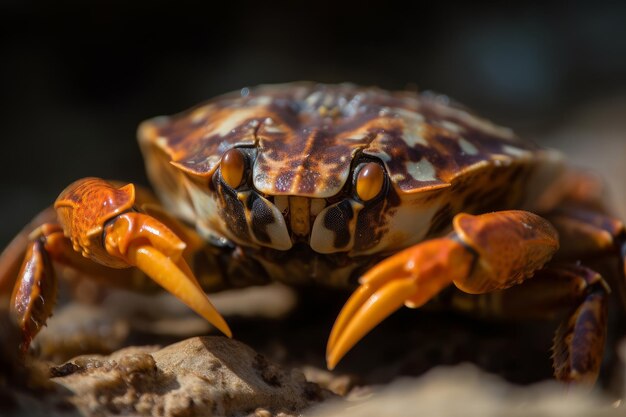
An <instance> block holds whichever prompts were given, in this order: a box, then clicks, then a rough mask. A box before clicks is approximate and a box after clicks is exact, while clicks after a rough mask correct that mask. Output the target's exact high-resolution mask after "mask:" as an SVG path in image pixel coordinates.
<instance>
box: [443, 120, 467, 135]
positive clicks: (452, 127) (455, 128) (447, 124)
mask: <svg viewBox="0 0 626 417" xmlns="http://www.w3.org/2000/svg"><path fill="white" fill-rule="evenodd" d="M439 126H441V127H443V128H444V129H446V130H449V131H450V132H454V133H461V131H462V130H463V129H462V128H461V126H459V125H457V124H456V123H454V122H451V121H449V120H442V121H440V122H439Z"/></svg>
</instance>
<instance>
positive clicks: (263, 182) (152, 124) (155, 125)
mask: <svg viewBox="0 0 626 417" xmlns="http://www.w3.org/2000/svg"><path fill="white" fill-rule="evenodd" d="M140 140H141V142H142V145H143V146H144V147H145V146H156V147H157V148H159V149H160V150H162V151H163V153H164V154H165V156H166V158H167V159H169V160H170V161H171V163H172V164H174V165H175V166H177V167H179V168H180V169H181V170H183V171H185V172H187V173H188V174H191V175H192V176H196V177H209V176H211V175H212V174H213V172H214V171H215V169H216V168H217V166H218V164H219V161H220V158H221V156H222V155H223V154H224V153H225V152H226V151H227V150H229V149H230V148H232V147H235V146H244V147H255V148H256V149H257V152H258V154H257V157H256V159H255V162H254V166H253V167H252V175H253V182H254V186H255V188H256V189H257V190H259V191H260V192H262V193H264V194H265V195H273V196H276V195H298V196H306V197H317V198H327V197H330V196H333V195H336V194H338V193H339V192H340V191H341V189H342V187H343V186H344V185H345V183H346V181H347V179H348V177H349V175H350V169H351V164H352V163H353V159H354V157H355V155H356V154H357V153H362V154H364V155H369V156H372V157H375V158H379V159H380V160H381V161H382V162H383V163H384V164H385V166H386V169H387V171H388V173H389V177H390V178H391V180H392V182H393V184H394V185H395V187H396V189H397V190H398V192H400V193H415V192H420V191H425V190H432V189H435V188H441V187H447V186H449V185H450V184H451V183H452V182H453V181H454V180H455V179H456V178H458V177H459V176H462V175H464V174H465V173H467V172H470V171H473V170H475V169H477V168H480V167H484V166H486V165H489V166H493V165H498V166H499V165H508V164H510V163H512V162H515V161H519V160H527V159H531V158H534V157H535V154H536V152H537V151H538V150H537V148H536V147H535V146H534V145H533V144H532V143H530V142H527V141H523V140H521V139H519V138H518V137H516V136H515V135H514V134H513V133H512V132H511V130H509V129H506V128H502V127H498V126H496V125H494V124H492V123H490V122H488V121H486V120H484V119H481V118H479V117H477V116H475V115H473V114H471V113H469V112H468V111H467V110H465V109H463V108H461V107H459V106H455V105H452V104H451V103H450V102H449V100H448V99H447V97H445V96H437V95H433V94H428V95H424V94H422V95H419V94H417V93H414V92H398V93H393V92H387V91H384V90H380V89H377V88H361V87H356V86H353V85H348V84H342V85H335V86H328V85H318V84H312V83H297V84H286V85H280V86H262V87H258V88H255V89H250V90H249V89H243V90H242V91H241V92H240V93H235V94H229V95H225V96H222V97H218V98H216V99H214V100H211V101H209V102H207V103H205V104H203V105H200V106H198V107H195V108H193V109H191V110H188V111H186V112H183V113H180V114H178V115H175V116H172V117H161V118H156V119H153V120H151V121H148V122H145V123H144V124H143V125H142V127H141V129H140Z"/></svg>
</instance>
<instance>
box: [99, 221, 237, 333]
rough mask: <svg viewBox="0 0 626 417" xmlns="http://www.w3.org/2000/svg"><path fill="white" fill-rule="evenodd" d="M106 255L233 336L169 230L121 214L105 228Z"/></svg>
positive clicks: (158, 223)
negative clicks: (133, 270) (122, 261)
mask: <svg viewBox="0 0 626 417" xmlns="http://www.w3.org/2000/svg"><path fill="white" fill-rule="evenodd" d="M104 233H105V239H104V246H105V249H106V251H107V252H108V254H109V255H111V256H115V257H118V258H120V259H122V260H124V261H125V262H126V263H128V264H129V265H132V266H135V267H137V268H138V269H140V270H141V271H143V272H144V273H145V274H146V275H148V276H149V277H150V278H152V279H153V280H154V281H155V282H156V283H157V284H159V285H160V286H162V287H163V288H165V289H166V290H167V291H169V292H170V293H172V294H173V295H174V296H176V297H178V298H179V299H180V300H181V301H182V302H183V303H185V304H186V305H187V306H189V308H191V309H192V310H194V311H195V312H196V313H198V314H199V315H200V316H202V317H204V318H205V319H206V320H207V321H208V322H209V323H211V324H212V325H214V326H215V327H217V328H218V329H219V330H220V331H221V332H222V333H224V334H225V335H226V336H228V337H232V333H231V331H230V328H229V327H228V324H226V321H225V320H224V318H223V317H222V316H221V315H220V314H219V313H218V312H217V310H216V309H215V307H213V305H212V304H211V302H210V301H209V299H208V297H207V295H206V294H205V293H204V291H203V290H202V288H201V287H200V284H199V283H198V281H197V279H196V278H195V276H194V275H193V272H192V271H191V269H190V268H189V265H187V262H185V260H184V258H183V257H182V254H183V251H184V249H185V247H186V245H185V243H184V242H183V241H182V240H180V239H179V238H178V237H177V236H176V235H175V234H174V233H173V232H172V231H171V230H170V229H169V228H168V227H166V226H165V225H164V224H162V223H161V222H159V221H158V220H156V219H155V218H153V217H150V216H148V215H145V214H142V213H136V212H128V213H124V214H120V215H119V216H117V217H116V218H115V219H114V220H113V221H112V222H111V223H109V224H108V225H107V226H106V227H105V229H104Z"/></svg>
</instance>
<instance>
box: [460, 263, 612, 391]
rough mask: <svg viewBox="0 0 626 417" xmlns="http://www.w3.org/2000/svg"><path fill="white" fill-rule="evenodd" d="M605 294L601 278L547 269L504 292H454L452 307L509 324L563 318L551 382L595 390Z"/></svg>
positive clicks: (580, 270) (579, 270) (566, 268)
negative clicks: (568, 383) (514, 321)
mask: <svg viewBox="0 0 626 417" xmlns="http://www.w3.org/2000/svg"><path fill="white" fill-rule="evenodd" d="M608 296H609V288H608V285H607V284H606V282H604V280H603V279H602V277H601V276H600V275H599V274H598V273H596V272H595V271H592V270H591V269H589V268H586V267H583V266H578V265H551V266H549V267H546V268H544V269H542V270H540V271H538V272H537V273H536V274H535V275H534V276H533V278H532V279H530V280H527V281H524V282H523V283H522V284H520V285H517V286H514V287H511V288H509V289H507V290H503V291H494V292H491V293H487V294H481V295H478V296H472V295H469V294H465V293H461V292H455V293H454V294H453V295H452V296H451V297H450V298H449V300H448V302H449V303H450V307H452V308H453V309H455V310H458V311H463V312H467V313H470V314H472V315H478V316H485V317H491V318H503V319H507V320H524V319H540V320H541V319H556V318H563V321H562V323H561V325H560V326H559V327H558V329H557V331H556V334H555V336H554V345H553V356H552V359H553V366H554V375H555V377H556V378H557V379H558V380H560V381H564V382H577V383H579V382H582V383H590V384H593V383H594V382H595V380H596V379H597V377H598V372H599V370H600V365H601V363H602V356H603V351H604V345H605V340H606V326H607V305H608Z"/></svg>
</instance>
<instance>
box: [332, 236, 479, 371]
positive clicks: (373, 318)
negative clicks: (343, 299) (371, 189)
mask: <svg viewBox="0 0 626 417" xmlns="http://www.w3.org/2000/svg"><path fill="white" fill-rule="evenodd" d="M472 261H473V255H472V253H471V252H469V251H468V250H467V248H465V247H464V246H463V245H462V244H460V243H458V242H457V241H455V240H453V239H449V238H441V239H435V240H430V241H427V242H424V243H422V244H419V245H416V246H413V247H411V248H409V249H406V250H404V251H402V252H400V253H398V254H396V255H394V256H392V257H390V258H387V259H386V260H384V261H382V262H380V263H379V264H377V265H376V266H374V268H372V269H371V270H370V271H369V272H368V273H366V274H365V275H363V276H362V277H361V279H360V281H359V282H360V283H361V285H360V286H359V288H358V289H357V290H356V291H355V292H354V293H353V294H352V296H351V297H350V299H349V300H348V302H347V303H346V304H345V306H344V307H343V309H342V310H341V312H340V313H339V316H338V317H337V320H336V321H335V325H334V326H333V329H332V331H331V334H330V338H329V340H328V346H327V349H326V362H327V364H328V369H331V370H332V369H334V367H335V366H336V365H337V363H338V362H339V360H341V358H342V357H343V356H344V355H345V354H346V353H347V352H348V351H349V350H350V349H352V347H353V346H354V345H355V344H356V343H357V342H358V341H359V340H361V339H362V338H363V337H364V336H365V335H366V334H367V333H369V332H370V330H372V329H373V328H374V327H376V325H378V324H379V323H380V322H381V321H383V320H384V319H385V318H386V317H388V316H389V315H391V313H393V312H394V311H396V310H398V309H399V308H400V307H402V305H406V306H408V307H413V308H415V307H419V306H421V305H423V304H425V303H426V302H427V301H428V300H430V299H431V298H432V297H433V296H434V295H435V294H437V293H438V292H439V291H441V289H442V288H444V287H446V286H448V285H449V284H450V283H452V282H453V281H454V280H456V279H460V278H462V277H464V276H467V274H468V272H469V270H470V268H471V266H472Z"/></svg>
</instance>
